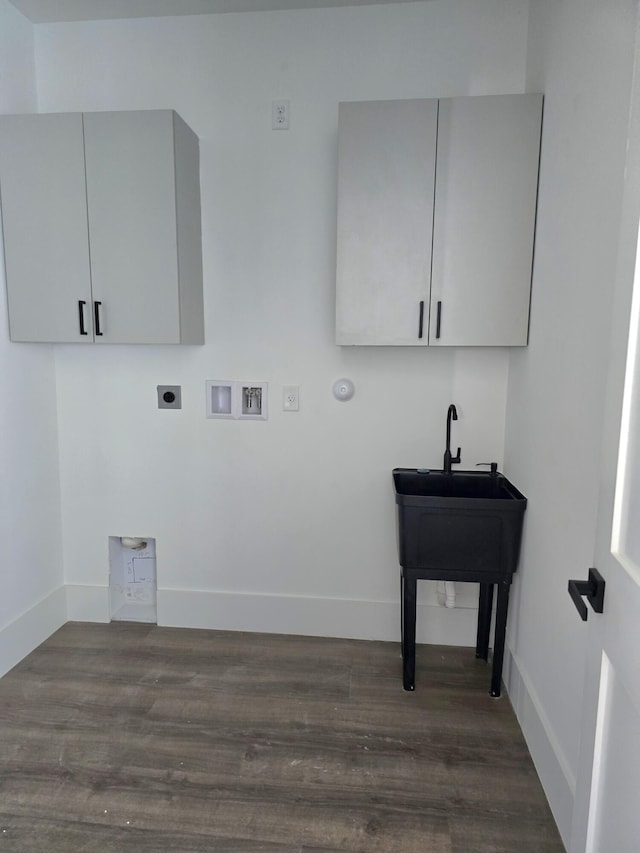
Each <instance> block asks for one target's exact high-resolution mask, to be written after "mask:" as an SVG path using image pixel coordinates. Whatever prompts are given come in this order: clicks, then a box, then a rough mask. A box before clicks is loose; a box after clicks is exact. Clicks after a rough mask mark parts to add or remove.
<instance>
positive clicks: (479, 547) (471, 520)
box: [393, 468, 527, 581]
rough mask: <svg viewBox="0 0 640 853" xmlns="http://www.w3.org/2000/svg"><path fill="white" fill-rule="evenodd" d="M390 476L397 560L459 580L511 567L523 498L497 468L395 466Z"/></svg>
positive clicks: (515, 559) (515, 560) (516, 550)
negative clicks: (417, 467)
mask: <svg viewBox="0 0 640 853" xmlns="http://www.w3.org/2000/svg"><path fill="white" fill-rule="evenodd" d="M393 481H394V485H395V490H396V504H397V512H398V528H397V529H398V554H399V558H400V565H401V566H404V567H405V568H421V569H426V570H429V569H432V570H433V571H434V572H438V573H439V574H438V578H436V579H439V580H443V579H444V578H442V575H441V572H442V571H443V570H445V571H447V573H448V576H447V578H446V579H447V580H461V581H463V580H471V578H469V577H468V575H469V573H472V574H474V575H477V574H478V573H479V572H480V573H482V572H487V573H489V574H491V575H493V576H495V575H504V574H512V573H513V572H514V571H515V569H516V565H517V563H518V554H519V551H520V539H521V535H522V519H523V516H524V511H525V508H526V506H527V499H526V498H525V497H524V495H523V494H522V493H521V492H520V491H518V489H516V487H515V486H514V485H513V484H512V483H510V482H509V480H507V478H506V477H505V476H504V475H503V474H499V473H497V472H494V473H489V472H486V471H455V472H453V473H451V474H449V473H445V472H444V471H419V470H417V469H415V468H395V469H394V471H393ZM435 577H436V576H435V575H434V578H435ZM487 579H488V578H487ZM474 580H478V579H477V578H474ZM495 580H498V578H495Z"/></svg>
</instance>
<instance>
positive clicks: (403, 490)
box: [393, 454, 527, 696]
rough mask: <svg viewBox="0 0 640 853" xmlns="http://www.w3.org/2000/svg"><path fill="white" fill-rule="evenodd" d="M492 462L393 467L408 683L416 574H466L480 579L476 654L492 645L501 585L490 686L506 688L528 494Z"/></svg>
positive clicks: (408, 682) (411, 681) (459, 577)
mask: <svg viewBox="0 0 640 853" xmlns="http://www.w3.org/2000/svg"><path fill="white" fill-rule="evenodd" d="M458 455H459V454H458ZM452 461H453V460H452ZM491 468H492V470H491V471H489V472H485V471H458V470H456V471H451V472H449V471H439V470H436V471H422V470H419V469H416V468H394V470H393V482H394V486H395V492H396V507H397V534H398V556H399V561H400V566H401V580H402V595H401V599H402V600H401V604H402V614H401V615H402V656H403V676H402V678H403V686H404V688H405V690H414V689H415V623H416V584H417V581H418V580H421V579H426V580H445V581H466V582H470V583H478V584H479V585H480V600H479V607H478V633H477V642H476V657H479V658H482V659H484V660H487V659H488V653H489V631H490V626H491V607H492V601H493V587H494V585H497V587H498V603H497V610H496V623H495V640H494V648H493V667H492V675H491V690H490V693H491V695H492V696H499V695H500V691H501V681H502V661H503V656H504V642H505V632H506V625H507V608H508V604H509V587H510V585H511V578H512V575H513V573H514V572H515V570H516V567H517V565H518V557H519V553H520V541H521V538H522V523H523V519H524V512H525V509H526V506H527V499H526V498H525V496H524V495H523V494H522V493H521V492H520V491H519V490H518V489H516V487H515V486H514V485H513V483H510V482H509V480H507V478H506V477H505V476H504V475H503V474H500V473H499V472H498V471H497V466H496V465H495V464H492V466H491Z"/></svg>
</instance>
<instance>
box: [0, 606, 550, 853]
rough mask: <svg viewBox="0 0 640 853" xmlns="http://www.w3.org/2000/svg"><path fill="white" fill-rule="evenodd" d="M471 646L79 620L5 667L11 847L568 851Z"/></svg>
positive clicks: (0, 822)
mask: <svg viewBox="0 0 640 853" xmlns="http://www.w3.org/2000/svg"><path fill="white" fill-rule="evenodd" d="M488 685H489V674H488V671H487V666H486V664H484V663H482V662H478V661H476V660H475V655H474V651H473V650H472V649H455V648H451V647H445V646H420V647H419V649H418V664H417V687H416V692H415V693H405V692H404V691H403V690H402V687H401V661H400V654H399V644H396V643H380V642H363V641H354V640H332V639H317V638H312V637H290V636H280V635H264V634H240V633H228V632H214V631H193V630H184V629H174V628H158V627H156V626H155V625H141V624H133V623H122V622H120V623H112V624H111V625H96V624H80V623H69V624H67V625H65V626H64V627H63V628H62V629H61V630H60V631H58V632H57V633H56V634H54V635H53V636H52V637H51V638H49V640H47V642H45V643H44V644H43V645H42V646H40V647H39V648H38V649H36V651H34V652H33V653H32V654H31V655H29V657H27V658H25V660H23V661H22V662H21V663H20V664H19V665H18V666H17V667H16V668H15V669H13V670H12V671H11V672H10V673H9V674H8V675H6V676H5V677H4V678H3V679H0V851H11V853H14V851H15V853H18V851H28V853H35V851H46V853H56V851H64V853H75V851H99V853H108V851H135V853H145V851H154V853H156V851H179V853H189V851H235V853H253V852H254V851H271V853H294V851H295V852H296V853H300V851H316V853H320V851H325V853H328V851H363V852H364V853H370V852H371V853H373V851H392V853H402V851H411V852H412V853H413V851H416V853H484V851H487V853H488V851H491V853H496V851H504V853H534V851H535V853H555V851H563V849H564V848H563V846H562V844H561V842H560V839H559V836H558V834H557V831H556V828H555V824H554V822H553V819H552V817H551V814H550V811H549V808H548V806H547V803H546V800H545V797H544V794H543V792H542V789H541V787H540V783H539V781H538V778H537V776H536V773H535V771H534V769H533V765H532V763H531V759H530V757H529V754H528V752H527V749H526V746H525V744H524V741H523V738H522V735H521V733H520V729H519V727H518V724H517V722H516V720H515V717H514V715H513V712H512V709H511V707H510V705H509V700H508V699H507V697H506V696H503V697H502V698H501V699H491V698H490V697H489V695H488Z"/></svg>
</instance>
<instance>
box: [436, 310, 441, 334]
mask: <svg viewBox="0 0 640 853" xmlns="http://www.w3.org/2000/svg"><path fill="white" fill-rule="evenodd" d="M441 322H442V302H438V307H437V310H436V338H439V337H440V323H441Z"/></svg>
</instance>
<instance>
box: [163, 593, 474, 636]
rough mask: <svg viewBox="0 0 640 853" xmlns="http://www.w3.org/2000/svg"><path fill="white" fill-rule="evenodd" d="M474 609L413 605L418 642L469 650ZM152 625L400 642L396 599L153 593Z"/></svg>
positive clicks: (398, 604) (398, 607)
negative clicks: (155, 602)
mask: <svg viewBox="0 0 640 853" xmlns="http://www.w3.org/2000/svg"><path fill="white" fill-rule="evenodd" d="M477 618H478V611H477V609H475V608H471V607H455V608H445V607H439V606H437V605H433V604H418V613H417V630H416V639H417V642H419V643H436V644H439V645H449V646H475V644H476V625H477ZM158 625H167V626H172V627H183V628H209V629H215V630H219V631H256V632H264V633H270V634H305V635H307V636H315V637H344V638H349V639H360V640H391V641H394V640H397V641H399V640H400V603H399V602H398V601H358V600H355V599H344V598H315V597H313V598H312V597H305V596H289V595H266V594H252V593H237V592H210V591H196V590H178V589H159V590H158Z"/></svg>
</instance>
